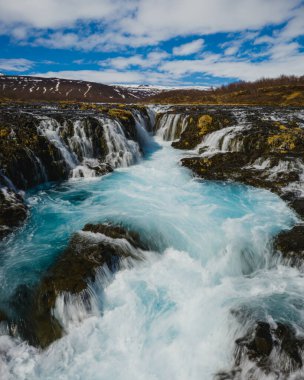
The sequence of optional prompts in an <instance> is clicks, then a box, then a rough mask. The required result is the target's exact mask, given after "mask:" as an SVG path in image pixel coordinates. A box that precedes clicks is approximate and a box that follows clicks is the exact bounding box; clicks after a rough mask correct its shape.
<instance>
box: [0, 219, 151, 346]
mask: <svg viewBox="0 0 304 380" xmlns="http://www.w3.org/2000/svg"><path fill="white" fill-rule="evenodd" d="M144 249H145V244H144V243H143V242H142V241H141V239H140V237H139V235H138V234H137V233H135V232H132V231H129V230H127V229H125V228H123V227H122V226H119V225H112V224H97V225H92V224H87V225H86V226H85V227H84V228H83V229H82V230H81V231H79V232H77V233H75V234H74V235H73V236H72V238H71V240H70V242H69V244H68V247H67V248H66V250H65V251H64V252H63V253H62V254H61V255H59V257H58V259H57V260H56V261H55V262H54V264H53V265H52V266H51V267H50V268H49V269H48V270H47V272H46V273H45V275H44V276H43V277H42V279H41V281H40V283H39V284H38V285H37V286H36V287H35V288H29V287H28V286H26V285H21V286H19V287H18V288H17V289H16V291H15V294H14V296H13V297H12V301H11V308H12V310H13V312H12V315H13V316H15V317H12V318H11V319H9V318H7V317H3V318H2V319H3V320H4V319H6V320H8V324H9V325H10V326H13V325H14V326H16V328H15V329H14V331H15V333H16V331H17V332H18V334H19V335H21V336H22V338H24V339H26V340H27V341H28V342H29V343H30V344H32V345H35V346H38V347H42V348H43V347H46V346H48V345H49V344H51V343H52V342H53V341H54V340H56V339H59V338H60V337H61V336H62V335H63V334H64V326H63V324H62V323H61V321H60V320H58V316H57V318H56V311H55V309H56V300H58V297H59V296H62V297H63V299H64V303H68V299H69V297H70V295H74V296H78V297H79V300H80V301H81V302H82V304H83V305H84V308H85V309H86V311H87V312H90V310H91V307H92V305H91V301H92V298H91V297H92V295H91V293H90V292H89V291H87V287H88V284H92V283H93V282H94V280H95V277H96V275H97V273H98V270H99V269H100V268H102V267H103V268H106V270H107V271H110V272H111V273H115V272H116V271H118V270H119V269H120V268H121V267H122V266H126V265H128V266H129V265H132V262H133V261H134V260H142V259H143V256H142V251H143V250H144ZM0 317H1V316H0ZM59 319H60V318H59Z"/></svg>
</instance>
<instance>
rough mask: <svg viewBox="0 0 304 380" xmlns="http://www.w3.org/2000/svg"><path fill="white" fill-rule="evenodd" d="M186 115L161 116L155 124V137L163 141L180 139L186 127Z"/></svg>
mask: <svg viewBox="0 0 304 380" xmlns="http://www.w3.org/2000/svg"><path fill="white" fill-rule="evenodd" d="M187 121H188V115H184V114H168V113H167V114H163V115H161V116H160V117H159V120H158V122H157V133H156V134H157V135H158V136H160V137H161V138H162V139H163V140H166V141H172V140H176V139H178V138H180V136H181V134H182V133H183V131H184V130H185V128H186V126H187Z"/></svg>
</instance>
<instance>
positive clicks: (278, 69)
mask: <svg viewBox="0 0 304 380" xmlns="http://www.w3.org/2000/svg"><path fill="white" fill-rule="evenodd" d="M303 61H304V54H300V53H297V54H295V55H293V56H284V57H281V58H277V59H269V60H267V61H260V62H250V61H249V60H247V61H245V60H235V59H233V58H229V59H227V58H226V57H225V56H221V55H215V54H213V55H209V56H206V57H205V58H203V59H197V60H190V59H189V60H182V61H170V62H166V63H164V64H163V65H162V67H161V69H162V70H163V71H165V72H167V73H168V74H169V75H171V76H173V77H175V78H181V77H183V76H185V75H190V74H194V73H195V74H196V73H201V74H209V75H212V76H215V77H221V78H237V79H242V80H247V81H252V80H256V79H259V78H261V77H270V78H273V77H277V76H279V75H282V74H285V75H303Z"/></svg>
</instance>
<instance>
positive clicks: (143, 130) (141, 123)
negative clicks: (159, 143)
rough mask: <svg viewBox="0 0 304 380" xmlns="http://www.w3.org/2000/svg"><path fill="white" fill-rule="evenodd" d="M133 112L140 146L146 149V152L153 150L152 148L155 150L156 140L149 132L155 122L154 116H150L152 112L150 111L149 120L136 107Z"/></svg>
mask: <svg viewBox="0 0 304 380" xmlns="http://www.w3.org/2000/svg"><path fill="white" fill-rule="evenodd" d="M132 113H133V117H134V120H135V127H136V132H137V138H138V141H139V144H140V147H141V148H142V149H143V150H144V152H148V151H151V149H152V150H153V149H154V148H155V142H154V141H153V138H152V136H151V135H150V134H149V132H148V130H149V127H150V125H152V126H153V125H154V122H155V121H154V118H153V116H150V113H148V115H149V120H147V119H146V118H145V117H144V116H143V115H142V114H141V112H140V111H139V110H136V109H135V110H133V111H132Z"/></svg>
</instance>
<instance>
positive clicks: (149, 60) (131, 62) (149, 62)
mask: <svg viewBox="0 0 304 380" xmlns="http://www.w3.org/2000/svg"><path fill="white" fill-rule="evenodd" d="M168 57H169V54H168V53H167V52H164V51H154V52H150V53H149V54H148V55H147V56H146V57H144V56H143V55H142V54H137V55H133V56H129V57H115V58H111V59H107V60H106V61H101V62H99V64H100V65H101V66H110V67H114V68H115V69H120V70H122V69H127V68H129V67H134V66H139V67H142V68H147V67H154V66H156V65H158V64H159V63H160V62H163V61H164V60H165V59H166V58H168Z"/></svg>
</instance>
